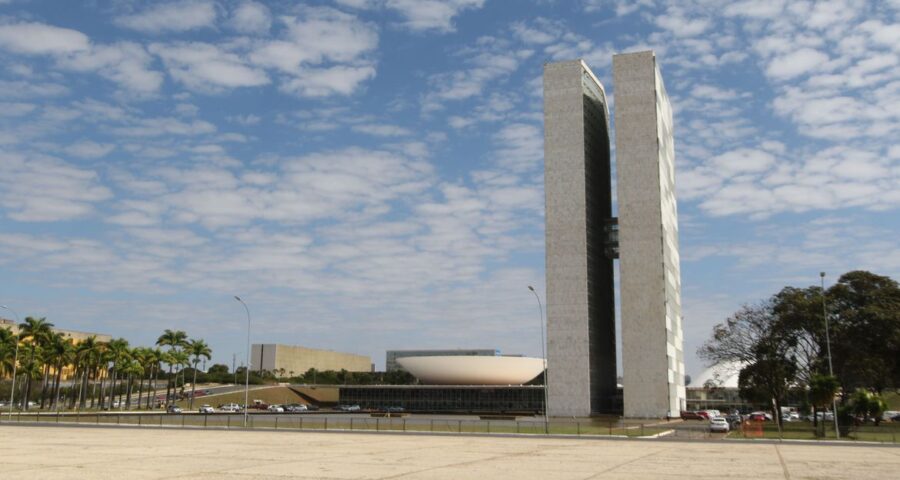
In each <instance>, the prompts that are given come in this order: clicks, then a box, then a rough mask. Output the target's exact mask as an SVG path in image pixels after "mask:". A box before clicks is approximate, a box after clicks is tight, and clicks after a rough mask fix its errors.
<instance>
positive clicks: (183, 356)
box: [172, 350, 191, 398]
mask: <svg viewBox="0 0 900 480" xmlns="http://www.w3.org/2000/svg"><path fill="white" fill-rule="evenodd" d="M172 360H174V361H175V365H176V366H177V367H178V371H177V372H176V373H175V382H174V383H173V384H172V398H175V390H176V389H177V387H178V375H179V374H181V392H179V393H180V395H181V397H182V398H184V367H186V366H188V365H190V364H191V359H190V357H189V356H188V354H187V352H185V351H184V350H175V351H174V352H172Z"/></svg>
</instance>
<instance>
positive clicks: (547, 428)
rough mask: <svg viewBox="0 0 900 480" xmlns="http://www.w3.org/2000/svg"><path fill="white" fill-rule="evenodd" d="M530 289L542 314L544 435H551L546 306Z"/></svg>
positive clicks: (532, 289) (530, 287)
mask: <svg viewBox="0 0 900 480" xmlns="http://www.w3.org/2000/svg"><path fill="white" fill-rule="evenodd" d="M528 289H529V290H531V293H533V294H534V298H536V299H537V302H538V310H539V311H540V312H541V357H542V359H543V360H544V433H546V434H548V435H549V434H550V418H549V417H548V414H547V410H548V409H549V403H550V393H549V392H548V391H547V390H548V388H549V383H550V382H548V381H547V378H548V377H549V372H550V366H549V365H548V364H547V353H546V351H545V347H544V345H545V343H544V306H543V305H542V304H541V297H540V296H539V295H538V293H537V291H536V290H535V289H534V287H532V286H531V285H529V286H528Z"/></svg>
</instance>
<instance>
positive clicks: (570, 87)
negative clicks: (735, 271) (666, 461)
mask: <svg viewBox="0 0 900 480" xmlns="http://www.w3.org/2000/svg"><path fill="white" fill-rule="evenodd" d="M613 80H614V85H615V130H616V143H615V145H616V163H615V167H616V168H615V171H616V179H617V181H616V192H617V200H618V202H617V203H618V217H614V216H613V208H612V206H613V201H612V171H613V168H612V162H611V156H610V135H609V127H610V122H609V109H608V107H607V105H608V104H607V98H606V93H605V91H604V89H603V85H601V84H600V82H599V81H598V80H597V78H596V77H595V76H594V74H593V73H592V72H591V70H590V69H589V68H588V66H587V65H585V63H584V62H582V61H581V60H575V61H570V62H559V63H550V64H547V65H545V66H544V162H545V170H544V190H545V195H546V222H547V225H546V237H547V259H546V268H547V347H548V354H547V356H548V359H547V364H548V373H547V378H548V385H547V389H548V396H549V414H550V415H551V416H588V415H592V414H603V413H612V414H619V413H622V410H621V409H624V415H625V416H626V417H639V418H654V417H655V418H659V417H665V416H667V415H672V416H677V415H678V414H679V411H680V410H683V409H684V404H685V389H684V354H683V350H682V328H681V321H682V319H681V273H680V268H679V258H678V214H677V209H676V204H675V150H674V143H673V138H672V108H671V105H670V104H669V97H668V96H667V95H666V90H665V86H664V85H663V80H662V76H661V75H660V71H659V68H658V66H657V64H656V57H655V55H654V54H653V52H639V53H630V54H624V55H615V56H614V57H613ZM616 259H618V260H619V301H620V306H621V312H622V313H621V318H622V372H623V398H622V406H621V407H620V405H619V398H618V389H617V383H616V322H615V300H616V295H615V273H614V267H615V263H614V261H615V260H616Z"/></svg>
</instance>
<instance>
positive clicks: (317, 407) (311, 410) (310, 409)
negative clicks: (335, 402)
mask: <svg viewBox="0 0 900 480" xmlns="http://www.w3.org/2000/svg"><path fill="white" fill-rule="evenodd" d="M306 409H307V410H309V411H310V412H315V411H317V410H318V409H319V406H318V405H313V404H312V403H310V404H307V405H306Z"/></svg>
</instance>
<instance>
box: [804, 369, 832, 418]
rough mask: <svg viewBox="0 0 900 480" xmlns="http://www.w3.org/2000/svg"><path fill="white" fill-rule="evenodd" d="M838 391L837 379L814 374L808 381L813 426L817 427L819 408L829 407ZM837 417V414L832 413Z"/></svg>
mask: <svg viewBox="0 0 900 480" xmlns="http://www.w3.org/2000/svg"><path fill="white" fill-rule="evenodd" d="M839 389H840V384H838V380H837V377H833V376H831V375H819V374H815V375H813V376H812V378H811V379H810V381H809V392H808V394H809V403H811V404H812V406H813V425H815V426H816V427H818V425H819V416H818V413H819V408H820V407H826V406H831V405H832V404H833V402H834V396H835V395H837V393H838V390H839ZM833 413H834V414H835V415H837V412H833Z"/></svg>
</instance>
